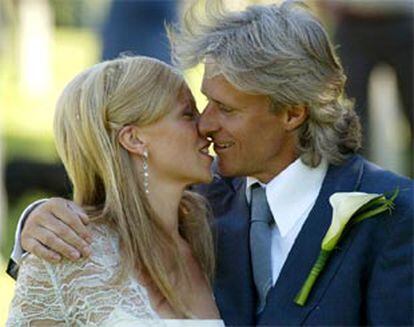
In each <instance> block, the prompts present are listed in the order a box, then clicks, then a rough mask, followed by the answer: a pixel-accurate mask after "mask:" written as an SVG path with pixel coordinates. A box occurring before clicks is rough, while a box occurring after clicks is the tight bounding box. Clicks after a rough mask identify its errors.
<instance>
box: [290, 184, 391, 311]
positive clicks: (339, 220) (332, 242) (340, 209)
mask: <svg viewBox="0 0 414 327" xmlns="http://www.w3.org/2000/svg"><path fill="white" fill-rule="evenodd" d="M397 195H398V189H397V190H395V192H394V194H393V195H392V196H391V197H390V198H389V199H387V198H386V197H385V195H383V194H375V193H374V194H373V193H371V194H368V193H362V192H349V193H345V192H340V193H334V194H333V195H331V197H330V198H329V203H330V204H331V206H332V209H333V213H332V222H331V225H330V226H329V229H328V231H327V232H326V234H325V237H324V238H323V240H322V244H321V251H320V252H319V256H318V258H317V259H316V261H315V263H314V265H313V267H312V269H311V271H310V273H309V275H308V277H307V278H306V281H305V283H304V284H303V286H302V288H301V290H300V291H299V293H298V294H297V295H296V297H295V303H296V304H298V305H300V306H303V305H305V303H306V300H307V299H308V296H309V294H310V292H311V290H312V287H313V285H314V284H315V282H316V280H317V279H318V276H319V274H320V273H321V272H322V271H323V268H324V267H325V265H326V263H327V261H328V259H329V257H330V256H331V254H332V253H333V251H334V250H335V248H336V245H337V244H338V242H339V241H340V240H341V238H342V236H343V235H344V231H345V230H346V229H348V228H350V227H351V226H352V225H354V224H356V223H358V222H360V221H362V220H364V219H367V218H370V217H373V216H376V215H378V214H380V213H382V212H384V211H391V209H393V208H394V200H395V198H396V197H397Z"/></svg>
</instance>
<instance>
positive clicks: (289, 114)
mask: <svg viewBox="0 0 414 327" xmlns="http://www.w3.org/2000/svg"><path fill="white" fill-rule="evenodd" d="M308 115H309V114H308V108H307V107H306V106H291V107H289V108H287V109H286V112H285V127H286V130H288V131H293V130H295V129H297V128H298V127H300V126H301V125H302V124H303V123H304V122H305V120H306V119H307V118H308Z"/></svg>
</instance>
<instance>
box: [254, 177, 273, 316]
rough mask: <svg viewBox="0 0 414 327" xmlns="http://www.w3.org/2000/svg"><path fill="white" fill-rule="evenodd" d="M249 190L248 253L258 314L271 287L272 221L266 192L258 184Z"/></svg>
mask: <svg viewBox="0 0 414 327" xmlns="http://www.w3.org/2000/svg"><path fill="white" fill-rule="evenodd" d="M251 190H252V200H251V222H250V251H251V258H252V266H253V278H254V282H255V284H256V289H257V293H258V295H259V304H258V306H257V313H260V312H261V311H262V310H263V309H264V306H265V305H266V296H267V293H268V291H269V289H270V287H271V286H272V267H271V252H270V251H271V248H270V246H271V235H272V226H271V225H272V224H273V223H274V220H273V216H272V213H271V211H270V208H269V204H268V203H267V200H266V190H265V189H264V188H262V187H261V186H260V185H259V184H255V185H253V186H252V188H251Z"/></svg>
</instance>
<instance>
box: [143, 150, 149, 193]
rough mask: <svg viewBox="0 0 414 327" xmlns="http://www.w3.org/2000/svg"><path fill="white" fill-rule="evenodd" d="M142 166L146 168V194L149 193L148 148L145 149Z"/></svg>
mask: <svg viewBox="0 0 414 327" xmlns="http://www.w3.org/2000/svg"><path fill="white" fill-rule="evenodd" d="M142 168H143V170H144V190H145V194H149V182H148V180H149V173H148V150H147V149H145V150H144V158H143V161H142Z"/></svg>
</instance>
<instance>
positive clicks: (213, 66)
mask: <svg viewBox="0 0 414 327" xmlns="http://www.w3.org/2000/svg"><path fill="white" fill-rule="evenodd" d="M221 74H222V71H221V69H220V66H219V65H218V64H217V62H216V61H215V60H214V59H213V58H212V57H211V56H207V57H206V59H205V61H204V76H203V78H204V79H210V78H213V77H215V76H217V75H221Z"/></svg>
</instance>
